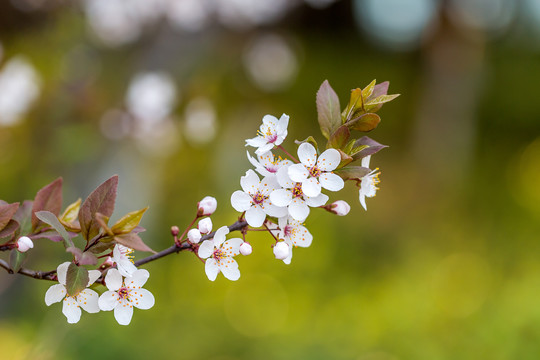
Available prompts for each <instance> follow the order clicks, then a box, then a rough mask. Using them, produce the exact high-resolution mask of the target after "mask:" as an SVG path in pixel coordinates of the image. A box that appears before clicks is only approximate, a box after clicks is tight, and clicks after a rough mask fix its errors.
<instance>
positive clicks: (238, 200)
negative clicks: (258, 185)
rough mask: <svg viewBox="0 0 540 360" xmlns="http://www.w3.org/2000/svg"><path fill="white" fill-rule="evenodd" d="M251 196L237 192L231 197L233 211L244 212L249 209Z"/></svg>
mask: <svg viewBox="0 0 540 360" xmlns="http://www.w3.org/2000/svg"><path fill="white" fill-rule="evenodd" d="M251 200H252V198H251V196H249V195H248V194H246V193H245V192H243V191H240V190H237V191H235V192H233V194H232V195H231V205H232V207H233V208H234V210H236V211H238V212H244V211H246V210H247V209H249V208H250V207H251Z"/></svg>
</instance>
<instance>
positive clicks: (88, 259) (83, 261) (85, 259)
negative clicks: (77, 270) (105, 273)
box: [66, 246, 98, 265]
mask: <svg viewBox="0 0 540 360" xmlns="http://www.w3.org/2000/svg"><path fill="white" fill-rule="evenodd" d="M66 251H67V252H70V253H72V254H73V256H74V257H75V260H76V261H77V263H79V265H96V264H97V261H98V259H97V257H96V255H94V254H92V253H90V252H88V251H86V252H83V251H82V250H81V249H79V248H78V247H74V246H71V247H68V248H67V249H66Z"/></svg>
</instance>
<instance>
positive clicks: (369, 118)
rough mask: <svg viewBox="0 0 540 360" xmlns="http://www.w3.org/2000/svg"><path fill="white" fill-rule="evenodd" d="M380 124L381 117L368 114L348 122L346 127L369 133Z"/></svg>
mask: <svg viewBox="0 0 540 360" xmlns="http://www.w3.org/2000/svg"><path fill="white" fill-rule="evenodd" d="M380 122H381V118H380V117H379V115H377V114H374V113H367V114H364V115H361V116H359V117H357V118H356V119H353V120H351V121H349V122H347V124H346V125H348V126H350V127H351V129H352V130H358V131H364V132H368V131H371V130H373V129H375V128H376V127H377V125H379V123H380Z"/></svg>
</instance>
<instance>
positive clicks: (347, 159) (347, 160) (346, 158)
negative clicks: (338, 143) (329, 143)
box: [337, 149, 353, 169]
mask: <svg viewBox="0 0 540 360" xmlns="http://www.w3.org/2000/svg"><path fill="white" fill-rule="evenodd" d="M337 151H339V154H340V155H341V162H340V163H339V166H338V169H340V168H342V167H344V166H345V165H347V164H349V163H351V162H352V161H353V158H352V157H351V156H349V155H348V154H345V153H344V152H343V150H341V149H337Z"/></svg>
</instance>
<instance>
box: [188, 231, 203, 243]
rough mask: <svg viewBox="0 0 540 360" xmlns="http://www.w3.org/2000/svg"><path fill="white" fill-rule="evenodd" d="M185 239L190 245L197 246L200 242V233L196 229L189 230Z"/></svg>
mask: <svg viewBox="0 0 540 360" xmlns="http://www.w3.org/2000/svg"><path fill="white" fill-rule="evenodd" d="M187 237H188V239H189V241H190V242H191V243H192V244H197V243H198V242H199V241H201V237H202V235H201V232H200V231H199V230H198V229H191V230H189V231H188V233H187Z"/></svg>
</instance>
